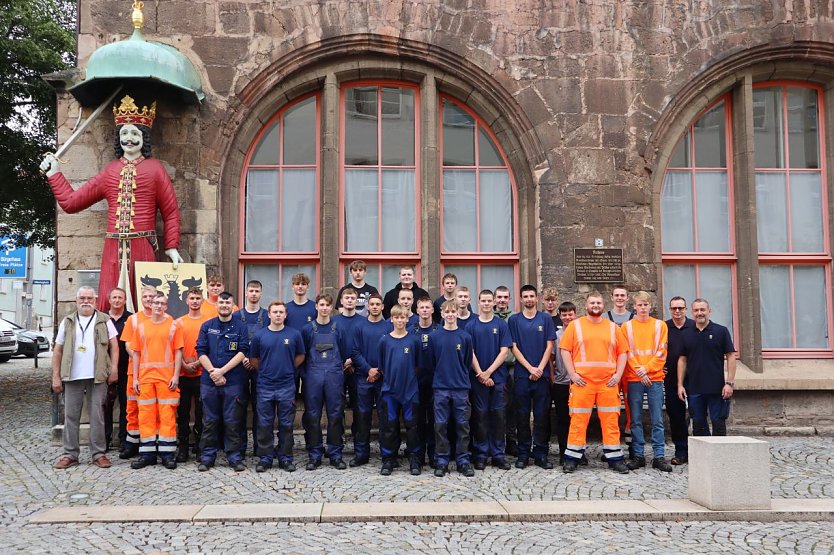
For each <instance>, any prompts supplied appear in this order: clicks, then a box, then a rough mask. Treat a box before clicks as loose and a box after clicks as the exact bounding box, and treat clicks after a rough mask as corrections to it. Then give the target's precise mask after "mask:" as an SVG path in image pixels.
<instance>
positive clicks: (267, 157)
mask: <svg viewBox="0 0 834 555" xmlns="http://www.w3.org/2000/svg"><path fill="white" fill-rule="evenodd" d="M249 163H250V164H252V165H253V166H265V165H271V166H277V165H278V122H277V121H276V122H275V123H273V124H272V125H270V126H269V129H267V130H266V132H265V133H264V134H263V136H262V137H261V142H259V143H258V146H256V147H255V153H254V154H253V155H252V160H251V161H250V162H249Z"/></svg>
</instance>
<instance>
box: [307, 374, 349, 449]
mask: <svg viewBox="0 0 834 555" xmlns="http://www.w3.org/2000/svg"><path fill="white" fill-rule="evenodd" d="M344 390H345V373H344V372H343V371H342V367H341V365H334V366H332V367H331V368H328V369H323V368H321V367H314V368H310V369H308V370H307V372H305V373H304V416H303V417H302V419H301V420H302V422H303V423H304V441H305V443H306V444H307V454H308V456H309V458H310V460H311V461H320V460H321V459H322V456H323V454H324V446H323V444H322V433H321V415H322V410H323V409H324V408H325V406H326V407H327V456H328V457H329V458H330V460H338V459H341V458H342V449H343V448H344V445H345V441H344V437H343V436H344V433H345V422H344V419H345V413H344V394H345V391H344Z"/></svg>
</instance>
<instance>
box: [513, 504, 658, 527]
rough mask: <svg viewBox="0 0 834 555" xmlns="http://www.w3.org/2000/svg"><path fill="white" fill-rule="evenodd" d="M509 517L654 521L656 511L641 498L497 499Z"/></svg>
mask: <svg viewBox="0 0 834 555" xmlns="http://www.w3.org/2000/svg"><path fill="white" fill-rule="evenodd" d="M501 506H502V507H504V509H505V510H506V511H507V515H508V518H509V520H511V521H521V522H530V521H536V522H546V521H574V520H607V519H619V518H621V517H622V518H624V519H625V520H657V517H658V514H659V512H658V510H657V509H655V508H653V507H651V506H650V505H648V504H647V503H646V502H644V501H635V500H630V499H609V500H605V501H501Z"/></svg>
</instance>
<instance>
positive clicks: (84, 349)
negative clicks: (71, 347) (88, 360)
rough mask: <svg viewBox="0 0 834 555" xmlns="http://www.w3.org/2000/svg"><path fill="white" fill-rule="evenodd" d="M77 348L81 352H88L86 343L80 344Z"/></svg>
mask: <svg viewBox="0 0 834 555" xmlns="http://www.w3.org/2000/svg"><path fill="white" fill-rule="evenodd" d="M76 350H77V351H78V352H79V353H86V352H87V346H86V345H79V346H78V349H76Z"/></svg>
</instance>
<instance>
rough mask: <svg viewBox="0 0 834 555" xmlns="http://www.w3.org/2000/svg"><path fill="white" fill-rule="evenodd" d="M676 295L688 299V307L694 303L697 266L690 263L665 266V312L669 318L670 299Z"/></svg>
mask: <svg viewBox="0 0 834 555" xmlns="http://www.w3.org/2000/svg"><path fill="white" fill-rule="evenodd" d="M676 296H680V297H683V298H684V299H686V306H687V307H690V306H691V305H692V299H694V298H695V297H697V295H696V294H695V266H693V265H690V264H670V265H664V266H663V313H664V314H665V315H666V317H667V318H671V314H669V300H670V299H671V298H672V297H676ZM687 310H688V308H687ZM689 314H691V313H689Z"/></svg>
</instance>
